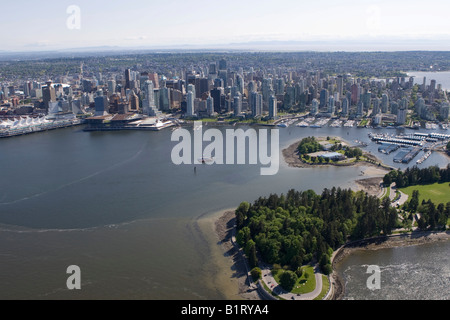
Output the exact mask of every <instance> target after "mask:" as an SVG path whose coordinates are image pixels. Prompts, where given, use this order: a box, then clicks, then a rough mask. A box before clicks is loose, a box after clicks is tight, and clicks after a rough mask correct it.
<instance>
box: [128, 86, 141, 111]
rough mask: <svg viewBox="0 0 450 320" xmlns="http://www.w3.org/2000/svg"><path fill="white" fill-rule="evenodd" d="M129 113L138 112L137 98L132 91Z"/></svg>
mask: <svg viewBox="0 0 450 320" xmlns="http://www.w3.org/2000/svg"><path fill="white" fill-rule="evenodd" d="M129 100H130V111H133V112H138V111H139V97H138V96H137V94H136V93H134V91H133V90H131V92H130V98H129Z"/></svg>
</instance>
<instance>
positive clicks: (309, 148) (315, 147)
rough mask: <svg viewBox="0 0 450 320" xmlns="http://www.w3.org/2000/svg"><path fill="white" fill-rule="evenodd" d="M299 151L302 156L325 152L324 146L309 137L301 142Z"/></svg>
mask: <svg viewBox="0 0 450 320" xmlns="http://www.w3.org/2000/svg"><path fill="white" fill-rule="evenodd" d="M297 150H298V152H299V153H300V154H308V153H313V152H317V151H321V150H323V146H322V145H321V144H320V143H319V141H317V140H316V138H315V137H307V138H303V139H302V141H300V143H299V145H298V147H297Z"/></svg>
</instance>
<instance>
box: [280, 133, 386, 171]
mask: <svg viewBox="0 0 450 320" xmlns="http://www.w3.org/2000/svg"><path fill="white" fill-rule="evenodd" d="M342 141H343V142H345V143H347V142H346V141H345V140H342ZM299 143H300V141H296V142H294V143H292V144H291V145H290V146H288V147H287V148H284V149H283V150H282V154H283V158H284V161H285V162H286V163H287V164H288V165H289V166H290V167H296V168H311V167H320V166H334V167H353V166H354V167H358V166H373V167H376V168H378V169H380V170H384V171H386V172H388V171H389V170H390V169H388V168H390V167H389V166H387V165H385V164H384V163H383V162H382V161H381V160H379V159H378V158H377V157H376V156H374V155H373V154H371V153H368V152H364V151H363V155H364V156H366V157H367V158H369V159H370V160H372V161H374V162H377V163H379V164H380V165H378V164H375V163H373V162H370V161H358V162H351V163H324V164H309V163H305V162H303V161H302V160H300V158H299V156H298V155H297V152H296V150H297V147H298V144H299ZM347 144H348V143H347Z"/></svg>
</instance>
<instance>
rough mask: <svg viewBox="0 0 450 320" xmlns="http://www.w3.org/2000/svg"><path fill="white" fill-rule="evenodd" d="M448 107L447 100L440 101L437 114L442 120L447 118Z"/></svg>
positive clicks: (449, 107) (449, 106)
mask: <svg viewBox="0 0 450 320" xmlns="http://www.w3.org/2000/svg"><path fill="white" fill-rule="evenodd" d="M449 109H450V104H449V103H448V101H444V102H442V104H441V107H440V110H439V115H440V116H441V118H442V120H443V121H447V120H448V116H449Z"/></svg>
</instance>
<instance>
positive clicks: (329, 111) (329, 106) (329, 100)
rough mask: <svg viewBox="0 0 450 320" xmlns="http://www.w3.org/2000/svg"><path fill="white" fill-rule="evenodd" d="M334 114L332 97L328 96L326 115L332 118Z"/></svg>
mask: <svg viewBox="0 0 450 320" xmlns="http://www.w3.org/2000/svg"><path fill="white" fill-rule="evenodd" d="M334 112H335V105H334V97H333V96H330V97H329V98H328V113H329V114H331V115H332V116H333V115H334Z"/></svg>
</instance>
